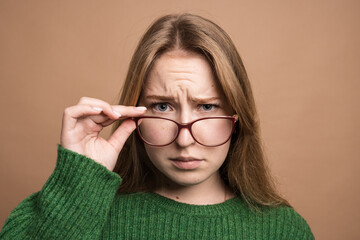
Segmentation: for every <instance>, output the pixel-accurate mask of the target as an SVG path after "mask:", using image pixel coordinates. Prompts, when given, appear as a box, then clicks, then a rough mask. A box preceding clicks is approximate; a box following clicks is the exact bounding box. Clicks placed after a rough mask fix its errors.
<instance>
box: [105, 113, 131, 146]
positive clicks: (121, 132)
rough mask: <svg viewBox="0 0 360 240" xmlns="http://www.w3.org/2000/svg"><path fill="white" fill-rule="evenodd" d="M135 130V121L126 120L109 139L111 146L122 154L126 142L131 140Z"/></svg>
mask: <svg viewBox="0 0 360 240" xmlns="http://www.w3.org/2000/svg"><path fill="white" fill-rule="evenodd" d="M135 129H136V124H135V122H134V121H133V120H131V119H126V120H124V121H123V122H122V123H121V125H120V126H119V127H118V128H117V129H116V130H115V131H114V133H113V134H112V135H111V136H110V138H109V139H108V142H109V144H111V145H112V146H113V147H114V149H115V150H116V151H117V153H120V151H121V149H122V148H123V146H124V144H125V142H126V140H127V139H128V138H129V136H130V134H131V133H132V132H133V131H134V130H135Z"/></svg>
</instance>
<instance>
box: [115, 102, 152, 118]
mask: <svg viewBox="0 0 360 240" xmlns="http://www.w3.org/2000/svg"><path fill="white" fill-rule="evenodd" d="M112 108H113V109H114V110H115V111H116V112H118V113H120V114H121V117H123V118H126V117H138V116H141V115H143V114H144V113H145V112H146V110H147V109H146V107H143V106H139V107H134V106H122V105H112Z"/></svg>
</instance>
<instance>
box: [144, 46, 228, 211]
mask: <svg viewBox="0 0 360 240" xmlns="http://www.w3.org/2000/svg"><path fill="white" fill-rule="evenodd" d="M139 103H140V105H143V106H146V107H147V109H148V110H147V112H146V115H152V116H161V117H166V118H171V119H173V120H176V121H178V122H180V123H188V122H191V121H193V120H195V119H198V118H201V117H210V116H231V115H232V114H233V111H232V109H231V107H230V105H229V104H228V103H227V101H226V99H225V97H224V94H223V93H222V91H221V89H220V88H219V86H218V85H217V82H216V81H215V77H214V75H213V74H212V70H211V67H210V65H209V64H208V62H207V61H206V59H205V58H204V57H203V56H201V55H198V54H195V53H189V52H186V51H183V50H173V51H170V52H166V53H164V54H162V55H161V56H160V57H159V58H158V59H157V60H156V62H155V64H154V66H153V68H152V70H151V71H150V74H149V76H148V79H147V81H146V84H145V87H144V89H143V92H142V95H141V98H140V101H139ZM229 146H230V141H228V142H227V143H225V144H224V145H221V146H218V147H204V146H202V145H200V144H198V143H196V142H195V141H194V139H193V138H192V136H191V134H190V132H189V131H188V130H187V129H182V130H181V131H180V134H179V136H178V138H177V139H176V141H175V142H174V143H172V144H170V145H168V146H165V147H152V146H149V145H147V144H145V149H146V152H147V154H148V156H149V158H150V160H151V161H152V163H153V164H154V165H155V166H156V168H157V169H158V170H159V171H160V172H161V173H162V174H163V181H162V182H161V183H159V187H158V189H157V190H156V192H157V193H158V194H160V195H163V196H165V197H168V198H171V199H174V200H177V201H180V202H185V203H190V204H215V203H220V202H223V201H224V200H226V199H229V198H232V197H234V194H233V193H232V192H231V191H230V190H229V189H228V188H227V187H226V185H225V184H224V182H223V181H222V179H221V178H220V174H219V171H218V170H219V168H220V167H221V165H222V164H223V162H224V161H225V158H226V156H227V154H228V151H229ZM193 160H195V161H193ZM184 161H185V162H186V161H189V162H186V163H185V166H195V168H193V167H191V169H184V168H183V167H182V166H183V165H182V163H183V162H184ZM179 162H180V166H179V164H178V163H179ZM192 162H193V163H194V165H191V164H192Z"/></svg>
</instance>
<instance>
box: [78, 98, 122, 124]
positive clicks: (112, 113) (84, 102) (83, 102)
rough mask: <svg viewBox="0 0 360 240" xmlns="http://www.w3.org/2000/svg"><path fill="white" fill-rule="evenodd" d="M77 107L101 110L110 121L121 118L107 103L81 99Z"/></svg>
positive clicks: (98, 100) (94, 99)
mask: <svg viewBox="0 0 360 240" xmlns="http://www.w3.org/2000/svg"><path fill="white" fill-rule="evenodd" d="M78 105H90V106H92V107H97V108H101V109H102V112H103V113H104V114H105V115H107V116H108V117H109V118H111V119H118V118H119V117H120V116H121V114H120V113H119V112H117V111H115V110H114V109H113V108H112V106H111V105H110V104H109V103H107V102H105V101H102V100H100V99H96V98H89V97H82V98H80V101H79V103H78Z"/></svg>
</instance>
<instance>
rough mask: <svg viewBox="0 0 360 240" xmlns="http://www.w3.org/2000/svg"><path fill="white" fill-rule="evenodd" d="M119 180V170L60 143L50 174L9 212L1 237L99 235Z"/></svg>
mask: <svg viewBox="0 0 360 240" xmlns="http://www.w3.org/2000/svg"><path fill="white" fill-rule="evenodd" d="M120 184H121V178H120V176H119V175H118V174H116V173H113V172H110V171H109V170H108V169H106V168H105V167H104V166H102V165H100V164H98V163H96V162H95V161H93V160H92V159H89V158H86V157H85V156H83V155H80V154H77V153H74V152H71V151H69V150H67V149H64V148H62V147H61V146H60V145H59V146H58V157H57V163H56V167H55V169H54V171H53V173H52V175H51V176H50V177H49V179H48V180H47V182H46V183H45V185H44V187H43V188H42V190H41V191H40V192H37V193H34V194H32V195H31V196H30V197H28V198H26V199H25V200H24V201H22V202H21V203H20V204H19V205H18V206H17V207H16V208H15V209H14V210H13V211H12V212H11V214H10V216H9V217H8V219H7V220H6V222H5V225H4V227H3V229H2V231H1V233H0V239H98V238H99V236H100V234H101V231H102V228H103V226H104V224H105V221H106V219H107V215H108V212H109V209H110V206H111V203H112V201H113V200H114V197H115V194H116V191H117V189H118V187H119V185H120Z"/></svg>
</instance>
